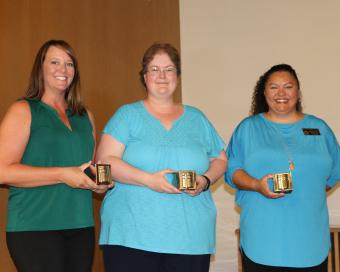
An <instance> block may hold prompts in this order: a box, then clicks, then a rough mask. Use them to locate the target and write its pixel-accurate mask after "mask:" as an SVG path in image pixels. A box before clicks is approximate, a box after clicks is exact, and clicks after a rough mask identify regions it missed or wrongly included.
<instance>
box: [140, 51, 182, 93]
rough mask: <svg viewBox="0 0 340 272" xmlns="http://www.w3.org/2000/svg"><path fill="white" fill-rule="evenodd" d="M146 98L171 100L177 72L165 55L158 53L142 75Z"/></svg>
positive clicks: (175, 85)
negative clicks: (146, 92) (146, 93)
mask: <svg viewBox="0 0 340 272" xmlns="http://www.w3.org/2000/svg"><path fill="white" fill-rule="evenodd" d="M144 81H145V84H146V89H147V91H148V96H153V97H154V98H172V96H173V93H174V92H175V90H176V87H177V70H176V67H175V65H174V63H173V62H172V61H171V59H170V57H169V56H168V54H166V53H163V52H161V53H158V54H156V55H155V56H154V58H153V59H152V61H150V63H149V65H148V70H147V72H146V73H145V74H144Z"/></svg>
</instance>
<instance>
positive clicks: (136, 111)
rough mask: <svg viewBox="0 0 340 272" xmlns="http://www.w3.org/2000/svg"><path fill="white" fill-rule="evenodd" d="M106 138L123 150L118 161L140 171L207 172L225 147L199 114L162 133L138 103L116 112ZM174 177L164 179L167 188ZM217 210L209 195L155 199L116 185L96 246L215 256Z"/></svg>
mask: <svg viewBox="0 0 340 272" xmlns="http://www.w3.org/2000/svg"><path fill="white" fill-rule="evenodd" d="M104 133H105V134H109V135H111V136H112V137H113V138H115V139H116V140H118V141H119V142H121V143H123V144H124V145H125V151H124V154H123V160H124V161H126V162H127V163H129V164H131V165H133V166H134V167H136V168H138V169H141V170H143V171H146V172H149V173H154V172H157V171H160V170H164V169H168V168H169V169H173V170H195V171H196V172H197V174H199V175H201V174H203V173H205V172H206V171H207V170H208V167H209V164H210V161H209V160H210V159H212V158H215V157H218V156H219V154H220V152H221V151H222V150H223V148H224V143H223V141H222V140H221V138H220V137H219V136H218V134H217V132H216V130H215V129H214V128H213V126H212V125H211V123H210V122H209V121H208V120H207V118H206V117H205V116H204V115H203V113H202V112H200V111H199V110H198V109H196V108H193V107H190V106H184V113H183V114H182V115H181V117H180V118H178V119H177V120H176V121H175V123H174V124H173V126H172V128H171V129H170V130H166V129H165V128H164V126H163V125H162V124H161V123H160V121H159V120H158V119H156V118H155V117H153V116H152V115H150V114H149V112H148V111H147V110H146V108H145V107H144V103H143V102H142V101H140V102H136V103H133V104H129V105H125V106H123V107H121V108H120V109H119V110H118V111H117V112H116V113H115V114H114V116H113V117H112V118H111V119H110V120H109V122H108V123H107V125H106V127H105V129H104ZM173 176H174V175H168V180H169V182H172V179H173ZM215 220H216V208H215V205H214V202H213V199H212V197H211V193H210V191H206V192H203V193H201V194H200V195H198V196H195V197H192V196H190V195H188V194H185V193H182V194H166V193H158V192H155V191H153V190H151V189H149V188H147V187H142V186H135V185H128V184H125V183H120V182H119V181H118V182H117V183H116V186H115V188H114V189H112V190H111V191H110V192H108V193H107V194H106V197H105V199H104V201H103V204H102V208H101V222H102V225H101V233H100V241H99V242H100V244H110V245H122V246H126V247H130V248H135V249H142V250H146V251H152V252H160V253H177V254H209V253H213V252H214V251H215Z"/></svg>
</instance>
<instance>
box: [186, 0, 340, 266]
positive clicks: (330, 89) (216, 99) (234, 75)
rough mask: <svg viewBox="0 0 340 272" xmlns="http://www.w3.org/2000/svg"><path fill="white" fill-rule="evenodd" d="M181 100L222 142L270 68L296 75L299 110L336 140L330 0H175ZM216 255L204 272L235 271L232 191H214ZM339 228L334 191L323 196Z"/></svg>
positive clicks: (335, 54) (338, 45)
mask: <svg viewBox="0 0 340 272" xmlns="http://www.w3.org/2000/svg"><path fill="white" fill-rule="evenodd" d="M180 24H181V49H182V60H183V75H182V97H183V102H184V103H187V104H192V105H195V106H197V107H199V108H200V109H202V110H203V111H204V112H205V113H206V114H207V115H208V117H209V118H210V120H211V121H212V122H213V123H214V124H215V126H216V127H217V129H218V130H219V132H220V133H221V135H222V136H223V138H224V139H225V140H226V141H228V140H229V138H230V136H231V133H232V131H233V129H234V128H235V126H236V125H237V124H238V123H239V122H240V121H241V119H242V118H244V117H245V116H246V115H247V114H248V111H249V107H250V99H251V93H252V89H253V86H254V85H255V82H256V80H257V79H258V77H259V76H260V74H262V73H263V72H265V70H267V69H268V68H270V67H271V66H272V65H274V64H278V63H283V62H285V63H289V64H291V65H292V66H293V67H295V69H296V70H297V72H298V74H299V77H300V80H301V84H302V93H303V105H304V110H305V112H306V113H311V114H314V115H317V116H319V117H321V118H323V119H325V120H326V121H327V123H328V124H329V125H330V126H331V127H332V129H333V130H334V132H335V134H336V135H337V138H338V140H340V123H339V117H340V107H339V98H340V91H339V82H338V79H339V73H340V54H339V50H340V35H339V25H340V2H339V1H338V0H327V1H317V0H299V1H296V0H287V1H276V0H256V1H252V0H243V1H240V0H211V1H205V0H181V1H180ZM214 198H215V201H216V205H217V208H218V225H217V253H216V256H215V261H213V262H212V269H211V271H213V272H217V271H228V272H232V271H236V239H235V236H234V229H235V228H236V227H237V226H238V219H239V215H238V213H237V212H236V211H235V208H234V203H233V194H232V192H230V190H229V189H228V188H226V187H225V186H224V185H223V184H222V183H220V185H219V186H215V192H214ZM328 202H329V208H330V215H331V223H333V224H338V225H340V189H338V190H337V191H335V192H334V193H332V194H331V195H330V197H329V199H328Z"/></svg>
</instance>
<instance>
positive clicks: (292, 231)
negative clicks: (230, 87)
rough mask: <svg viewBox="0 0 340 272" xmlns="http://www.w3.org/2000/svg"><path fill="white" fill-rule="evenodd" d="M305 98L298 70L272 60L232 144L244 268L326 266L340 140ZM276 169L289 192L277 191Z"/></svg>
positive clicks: (230, 175) (231, 175)
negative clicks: (329, 193) (306, 107)
mask: <svg viewBox="0 0 340 272" xmlns="http://www.w3.org/2000/svg"><path fill="white" fill-rule="evenodd" d="M300 97H301V94H300V84H299V80H298V78H297V75H296V73H295V71H294V69H293V68H292V67H291V66H289V65H286V64H280V65H276V66H273V67H272V68H271V69H270V70H269V71H267V72H266V73H265V74H264V75H263V76H261V77H260V79H259V81H258V82H257V85H256V87H255V92H254V95H253V105H252V116H250V117H248V118H246V119H244V120H243V121H242V122H241V123H240V124H239V126H238V127H237V128H236V130H235V132H234V134H233V136H232V138H231V141H230V143H229V145H228V148H227V154H228V158H229V165H228V170H227V173H226V175H225V178H226V181H227V182H228V183H229V184H230V185H232V186H233V187H235V188H236V189H237V191H236V202H237V204H238V205H239V206H240V207H241V218H240V231H241V236H240V237H241V249H242V252H243V264H244V269H245V270H244V271H246V272H247V271H280V272H282V271H320V272H321V271H322V272H325V271H327V255H328V251H329V248H330V238H329V223H328V209H327V203H326V188H327V187H332V186H334V185H335V184H336V182H338V181H339V180H340V159H339V154H340V153H339V145H338V143H337V140H336V138H335V136H334V134H333V132H332V131H331V129H330V128H329V127H328V126H327V124H326V123H325V122H324V121H322V120H321V119H319V118H317V117H315V116H313V115H308V114H304V113H302V109H301V103H300ZM278 173H286V174H287V175H288V176H290V177H291V179H292V184H293V187H292V189H293V191H292V192H291V193H290V194H284V193H283V192H279V193H274V192H273V177H274V174H278Z"/></svg>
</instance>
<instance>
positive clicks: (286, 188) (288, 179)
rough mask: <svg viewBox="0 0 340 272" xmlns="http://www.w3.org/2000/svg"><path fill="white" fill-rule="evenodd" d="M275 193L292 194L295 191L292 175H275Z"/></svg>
mask: <svg viewBox="0 0 340 272" xmlns="http://www.w3.org/2000/svg"><path fill="white" fill-rule="evenodd" d="M273 180H274V193H285V194H288V193H291V192H292V191H293V182H292V174H291V173H289V172H287V173H277V174H273Z"/></svg>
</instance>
